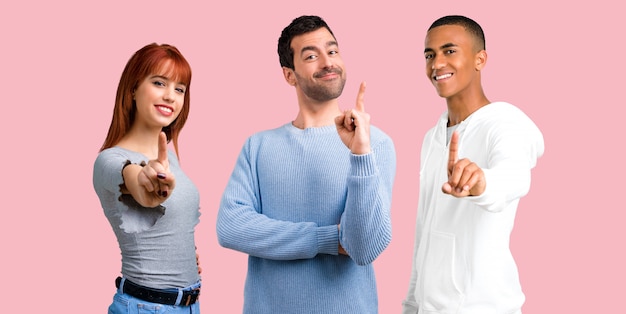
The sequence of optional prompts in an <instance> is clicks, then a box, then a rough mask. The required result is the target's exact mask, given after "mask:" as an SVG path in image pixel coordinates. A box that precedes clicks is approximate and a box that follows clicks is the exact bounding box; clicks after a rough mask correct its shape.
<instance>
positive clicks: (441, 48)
mask: <svg viewBox="0 0 626 314" xmlns="http://www.w3.org/2000/svg"><path fill="white" fill-rule="evenodd" d="M456 46H457V45H456V44H453V43H447V44H443V45H441V47H439V49H440V50H444V49H446V48H451V47H456ZM434 51H435V50H434V49H433V48H426V49H424V53H427V52H434Z"/></svg>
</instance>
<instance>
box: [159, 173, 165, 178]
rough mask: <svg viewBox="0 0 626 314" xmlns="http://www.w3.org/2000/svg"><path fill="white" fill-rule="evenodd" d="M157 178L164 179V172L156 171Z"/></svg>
mask: <svg viewBox="0 0 626 314" xmlns="http://www.w3.org/2000/svg"><path fill="white" fill-rule="evenodd" d="M157 178H159V179H165V173H157Z"/></svg>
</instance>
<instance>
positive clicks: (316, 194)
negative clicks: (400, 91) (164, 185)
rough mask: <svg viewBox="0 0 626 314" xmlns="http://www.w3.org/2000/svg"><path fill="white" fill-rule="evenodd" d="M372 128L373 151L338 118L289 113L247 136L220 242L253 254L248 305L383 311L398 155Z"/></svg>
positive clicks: (225, 199) (224, 206) (222, 212)
mask: <svg viewBox="0 0 626 314" xmlns="http://www.w3.org/2000/svg"><path fill="white" fill-rule="evenodd" d="M370 130H371V131H370V133H371V146H372V152H371V153H369V154H366V155H354V154H351V153H350V151H349V150H348V148H347V147H346V146H345V145H344V144H343V142H342V141H341V139H340V138H339V135H338V134H337V131H336V129H335V126H326V127H319V128H308V129H305V130H301V129H298V128H296V127H294V126H292V125H291V123H289V124H286V125H284V126H282V127H280V128H277V129H274V130H268V131H264V132H260V133H257V134H255V135H253V136H251V137H250V138H249V139H248V140H247V142H246V143H245V145H244V147H243V149H242V151H241V154H240V155H239V158H238V160H237V164H236V165H235V169H234V170H233V173H232V175H231V178H230V180H229V182H228V185H227V187H226V190H225V191H224V194H223V196H222V201H221V204H220V209H219V213H218V218H217V235H218V240H219V242H220V244H221V245H222V246H224V247H226V248H231V249H234V250H237V251H241V252H243V253H246V254H248V255H249V259H248V274H247V278H246V283H245V289H244V310H243V312H244V313H268V314H269V313H271V314H275V313H342V314H349V313H355V314H357V313H358V314H364V313H377V312H378V297H377V291H376V279H375V276H374V269H373V266H372V264H371V263H372V262H373V261H374V260H375V259H376V257H378V256H379V255H380V254H381V253H382V252H383V250H384V249H385V248H386V247H387V245H388V244H389V241H390V240H391V217H390V207H391V194H392V187H393V181H394V177H395V170H396V155H395V149H394V145H393V142H392V140H391V138H389V136H387V135H386V134H385V133H383V132H382V131H381V130H379V129H378V128H376V127H374V126H372V127H371V128H370ZM339 224H340V225H341V228H340V232H339V231H338V225H339ZM340 243H341V245H342V247H343V248H344V249H345V250H346V251H347V252H348V254H349V255H350V256H345V255H338V246H339V244H340Z"/></svg>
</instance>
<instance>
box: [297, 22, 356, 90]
mask: <svg viewBox="0 0 626 314" xmlns="http://www.w3.org/2000/svg"><path fill="white" fill-rule="evenodd" d="M291 48H292V49H293V52H294V53H293V54H294V56H293V59H294V60H293V64H294V68H295V70H292V71H293V77H291V78H290V79H288V80H289V81H290V82H291V83H292V84H293V85H295V86H296V89H299V91H300V92H301V93H302V94H304V96H305V97H307V98H309V99H310V100H313V101H315V102H326V101H329V100H332V99H335V98H337V97H339V96H340V95H341V92H342V91H343V87H344V85H345V83H346V73H345V71H344V64H343V60H342V59H341V56H340V54H339V46H338V45H337V41H336V40H335V38H334V37H333V35H332V34H331V33H330V32H329V31H328V30H327V29H326V28H325V27H322V28H320V29H318V30H315V31H312V32H309V33H306V34H302V35H298V36H296V37H294V38H293V39H292V40H291Z"/></svg>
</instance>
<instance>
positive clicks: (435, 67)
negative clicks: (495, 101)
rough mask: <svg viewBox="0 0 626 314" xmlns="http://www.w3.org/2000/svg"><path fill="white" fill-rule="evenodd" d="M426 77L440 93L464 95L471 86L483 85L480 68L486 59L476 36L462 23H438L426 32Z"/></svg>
mask: <svg viewBox="0 0 626 314" xmlns="http://www.w3.org/2000/svg"><path fill="white" fill-rule="evenodd" d="M424 46H425V49H424V57H425V58H426V76H428V79H429V80H430V81H431V83H432V84H433V86H435V89H436V90H437V93H438V94H439V96H441V97H444V98H446V99H449V98H451V97H454V96H457V95H461V96H462V95H463V93H464V92H465V91H467V90H468V89H469V87H472V86H473V87H476V86H478V87H479V88H480V76H479V71H480V69H481V68H482V64H484V62H482V61H481V52H484V50H483V51H478V50H477V49H476V46H475V41H474V38H473V37H472V36H471V35H470V34H469V33H468V32H467V31H466V30H465V28H463V26H459V25H443V26H438V27H435V28H433V29H431V30H430V31H428V33H427V34H426V40H425V44H424Z"/></svg>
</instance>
